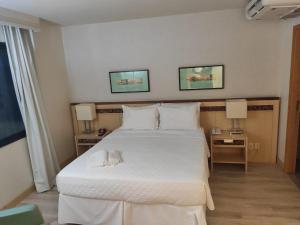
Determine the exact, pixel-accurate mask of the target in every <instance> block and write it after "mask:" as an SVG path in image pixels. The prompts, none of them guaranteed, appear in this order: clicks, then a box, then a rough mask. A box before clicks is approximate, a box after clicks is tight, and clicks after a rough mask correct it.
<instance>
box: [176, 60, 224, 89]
mask: <svg viewBox="0 0 300 225" xmlns="http://www.w3.org/2000/svg"><path fill="white" fill-rule="evenodd" d="M178 73H179V90H180V91H193V90H211V89H224V87H225V85H224V80H225V79H224V77H225V74H224V73H225V66H224V65H207V66H189V67H179V68H178Z"/></svg>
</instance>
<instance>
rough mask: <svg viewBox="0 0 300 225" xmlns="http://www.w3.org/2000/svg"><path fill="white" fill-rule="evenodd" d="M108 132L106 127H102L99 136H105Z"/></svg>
mask: <svg viewBox="0 0 300 225" xmlns="http://www.w3.org/2000/svg"><path fill="white" fill-rule="evenodd" d="M106 132H107V130H106V129H105V128H100V129H99V130H98V136H103V135H104V134H105V133H106Z"/></svg>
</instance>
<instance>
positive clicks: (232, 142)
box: [213, 139, 245, 146]
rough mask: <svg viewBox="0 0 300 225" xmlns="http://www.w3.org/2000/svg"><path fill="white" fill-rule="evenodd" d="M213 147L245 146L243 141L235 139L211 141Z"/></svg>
mask: <svg viewBox="0 0 300 225" xmlns="http://www.w3.org/2000/svg"><path fill="white" fill-rule="evenodd" d="M213 144H214V145H242V146H244V145H245V140H235V139H217V140H214V141H213Z"/></svg>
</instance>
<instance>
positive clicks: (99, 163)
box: [88, 150, 122, 167]
mask: <svg viewBox="0 0 300 225" xmlns="http://www.w3.org/2000/svg"><path fill="white" fill-rule="evenodd" d="M120 162H122V158H121V153H120V152H119V151H109V152H107V151H105V150H101V151H97V152H94V153H93V154H91V155H90V157H89V159H88V166H89V167H104V166H115V165H117V164H119V163H120Z"/></svg>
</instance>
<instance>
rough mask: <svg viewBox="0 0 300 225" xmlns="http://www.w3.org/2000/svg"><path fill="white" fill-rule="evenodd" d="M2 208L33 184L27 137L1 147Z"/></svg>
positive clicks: (0, 184)
mask: <svg viewBox="0 0 300 225" xmlns="http://www.w3.org/2000/svg"><path fill="white" fill-rule="evenodd" d="M0 180H1V182H0V209H1V208H2V207H3V206H5V205H6V204H7V203H8V202H10V201H12V200H13V199H15V198H16V197H17V196H18V195H20V194H21V193H22V192H24V191H25V190H26V189H28V188H30V187H31V186H32V185H33V178H32V172H31V165H30V161H29V156H28V149H27V142H26V138H23V139H21V140H19V141H17V142H14V143H12V144H9V145H6V146H4V147H2V148H0Z"/></svg>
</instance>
